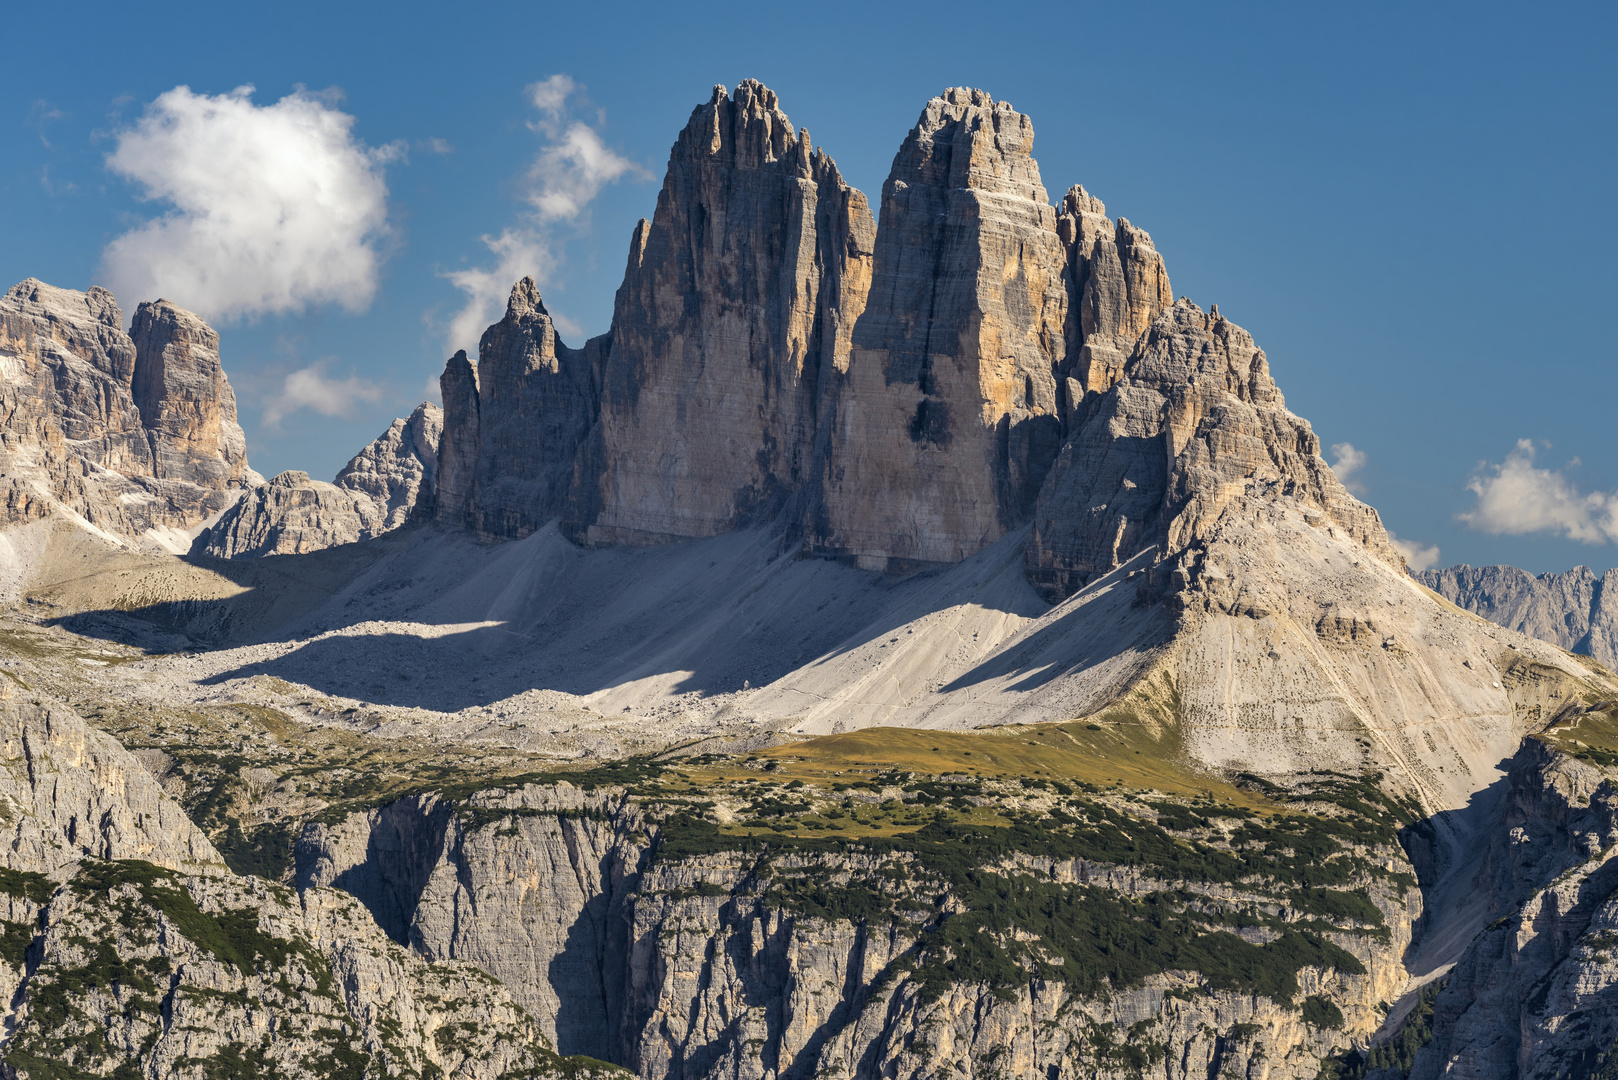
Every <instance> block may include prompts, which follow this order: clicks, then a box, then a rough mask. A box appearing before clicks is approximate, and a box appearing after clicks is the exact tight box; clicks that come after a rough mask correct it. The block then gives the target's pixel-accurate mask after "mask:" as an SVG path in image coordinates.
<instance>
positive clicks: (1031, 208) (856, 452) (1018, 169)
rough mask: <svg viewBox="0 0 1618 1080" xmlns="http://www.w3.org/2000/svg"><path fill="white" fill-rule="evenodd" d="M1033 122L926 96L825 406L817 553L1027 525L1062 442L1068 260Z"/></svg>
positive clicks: (956, 553)
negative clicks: (864, 299) (861, 306)
mask: <svg viewBox="0 0 1618 1080" xmlns="http://www.w3.org/2000/svg"><path fill="white" fill-rule="evenodd" d="M1033 138H1034V129H1033V125H1032V123H1031V122H1030V121H1029V119H1028V117H1026V116H1024V115H1023V114H1022V113H1019V112H1017V111H1015V110H1014V109H1012V108H1011V106H1010V105H1009V104H1007V103H1006V102H997V101H995V100H994V99H993V98H991V97H990V96H989V95H987V94H985V93H983V92H982V91H979V90H964V89H952V90H949V91H946V92H945V94H944V95H943V96H941V97H937V98H934V99H933V100H932V101H930V102H929V103H928V104H927V107H926V109H925V110H924V111H923V112H922V115H921V118H920V120H919V121H918V122H917V124H916V126H915V128H913V129H912V130H911V132H910V135H909V137H908V138H906V140H905V142H904V144H903V146H901V147H900V149H899V152H898V154H897V155H896V156H895V157H894V161H893V168H892V170H891V172H890V173H889V175H888V179H887V182H886V183H885V184H884V185H883V188H882V214H881V228H880V230H879V231H878V233H877V237H876V246H875V253H874V258H873V264H872V283H871V289H870V299H869V302H868V304H867V305H866V307H865V310H864V312H863V314H861V315H860V317H859V321H858V322H857V323H856V324H855V327H854V334H853V347H852V355H851V358H850V361H849V364H848V370H847V372H846V374H844V375H842V376H841V378H840V379H839V380H838V384H837V386H836V388H835V393H834V394H833V395H832V398H831V400H830V401H828V403H827V406H826V412H827V416H828V419H827V421H826V423H827V425H828V428H829V431H828V449H827V453H826V458H825V463H824V478H823V486H824V494H823V503H822V505H821V506H820V507H818V508H816V510H815V511H814V515H813V517H812V518H811V520H810V534H811V537H812V543H813V546H814V547H815V548H817V549H819V550H822V551H827V552H836V553H839V554H846V555H854V556H857V557H860V558H861V559H862V560H864V563H865V564H868V565H886V564H887V563H888V562H889V561H890V560H895V563H894V565H902V564H904V563H906V562H911V563H914V562H930V563H941V562H955V561H958V560H960V559H962V558H964V557H965V556H967V555H969V554H971V553H972V552H974V551H977V550H978V549H980V548H982V547H983V546H984V545H986V544H988V543H990V542H992V541H993V540H995V539H996V538H998V537H999V536H1001V535H1002V534H1003V533H1004V532H1006V531H1007V530H1008V529H1011V528H1014V527H1016V526H1018V525H1020V524H1022V523H1023V522H1024V521H1026V520H1027V515H1028V511H1029V509H1030V507H1031V506H1032V503H1033V499H1034V496H1035V494H1036V493H1037V492H1038V490H1039V485H1040V482H1041V481H1042V480H1043V479H1044V474H1045V469H1046V468H1047V467H1048V465H1049V463H1050V460H1051V459H1052V458H1053V457H1054V456H1055V452H1056V449H1057V447H1058V446H1059V445H1060V441H1061V417H1060V407H1059V401H1058V393H1057V384H1056V375H1057V371H1058V368H1059V367H1060V366H1061V365H1062V364H1063V362H1064V360H1065V358H1066V349H1067V340H1066V335H1067V329H1066V324H1067V318H1068V292H1069V288H1070V279H1069V276H1068V268H1067V254H1066V251H1065V250H1064V247H1063V243H1062V240H1061V238H1060V237H1059V236H1058V234H1057V231H1056V212H1055V210H1054V209H1053V208H1052V207H1051V206H1050V204H1049V201H1048V199H1047V196H1046V193H1045V188H1044V186H1043V184H1042V183H1041V181H1040V176H1039V166H1038V165H1037V164H1036V163H1035V161H1034V158H1033V155H1032V152H1031V151H1032V148H1033Z"/></svg>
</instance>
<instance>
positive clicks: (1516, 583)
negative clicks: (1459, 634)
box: [1416, 565, 1618, 668]
mask: <svg viewBox="0 0 1618 1080" xmlns="http://www.w3.org/2000/svg"><path fill="white" fill-rule="evenodd" d="M1416 579H1417V580H1418V581H1420V582H1421V583H1422V584H1423V585H1425V586H1427V587H1428V588H1429V589H1432V590H1433V591H1434V592H1436V593H1438V595H1440V596H1442V597H1443V598H1444V599H1446V600H1448V601H1450V602H1451V603H1453V604H1455V605H1457V606H1459V607H1463V608H1465V609H1466V610H1467V611H1470V612H1472V613H1474V614H1476V615H1481V616H1483V617H1484V618H1485V619H1488V620H1489V621H1490V622H1497V623H1499V624H1500V625H1501V626H1505V627H1509V628H1511V629H1512V630H1517V631H1520V632H1521V633H1524V634H1531V635H1533V636H1534V637H1537V638H1539V639H1541V640H1542V641H1551V642H1555V643H1556V644H1557V645H1560V646H1562V648H1564V649H1568V650H1571V651H1572V652H1576V653H1583V654H1584V655H1586V656H1592V657H1594V658H1595V659H1597V660H1599V661H1601V662H1602V663H1603V664H1605V665H1607V667H1609V668H1618V570H1608V571H1607V572H1606V573H1605V574H1603V575H1602V576H1601V577H1597V576H1596V575H1595V573H1594V572H1593V571H1592V570H1591V569H1590V568H1589V567H1588V566H1576V567H1574V568H1573V569H1572V570H1568V571H1565V572H1563V573H1560V574H1540V575H1539V576H1538V577H1535V576H1533V575H1532V574H1530V573H1528V572H1527V571H1526V570H1519V569H1517V568H1516V567H1515V566H1476V567H1474V566H1465V565H1462V566H1451V567H1449V568H1448V569H1445V570H1423V571H1422V572H1421V573H1419V574H1417V575H1416Z"/></svg>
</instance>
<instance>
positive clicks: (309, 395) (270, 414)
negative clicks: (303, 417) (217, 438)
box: [262, 361, 387, 429]
mask: <svg viewBox="0 0 1618 1080" xmlns="http://www.w3.org/2000/svg"><path fill="white" fill-rule="evenodd" d="M325 369H326V362H325V361H319V362H316V363H314V364H311V365H309V366H308V367H306V368H300V369H298V370H297V371H293V372H290V373H288V374H287V376H286V379H285V380H284V381H283V382H282V384H281V390H280V392H279V393H277V394H274V395H273V396H271V397H270V399H269V400H268V401H267V402H266V403H265V405H264V416H263V421H262V422H263V426H264V427H267V428H272V429H273V428H279V427H280V426H281V421H283V420H285V419H286V418H287V417H288V416H291V415H292V414H293V413H295V412H297V411H298V410H300V409H309V410H311V411H313V412H317V413H319V414H320V415H321V416H337V417H342V418H344V419H347V418H348V417H350V416H352V415H353V414H354V410H355V409H356V408H357V407H358V406H360V405H362V404H375V403H376V402H378V401H381V400H382V398H383V396H384V395H385V394H386V393H387V388H386V387H384V386H383V385H382V384H380V383H375V382H372V381H371V380H369V379H362V378H360V377H359V376H358V375H350V376H348V378H346V379H334V378H332V377H330V376H329V375H327V374H326V370H325Z"/></svg>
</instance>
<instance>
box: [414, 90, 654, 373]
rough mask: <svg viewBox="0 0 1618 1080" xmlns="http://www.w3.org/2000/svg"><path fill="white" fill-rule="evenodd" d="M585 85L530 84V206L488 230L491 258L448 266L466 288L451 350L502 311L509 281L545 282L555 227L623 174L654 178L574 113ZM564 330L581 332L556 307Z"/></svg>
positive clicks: (557, 262)
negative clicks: (535, 148) (534, 146)
mask: <svg viewBox="0 0 1618 1080" xmlns="http://www.w3.org/2000/svg"><path fill="white" fill-rule="evenodd" d="M582 90H583V88H582V87H580V86H579V84H578V83H576V82H575V81H574V80H573V78H572V77H571V76H569V75H565V74H556V75H552V76H550V77H549V78H546V79H542V80H541V81H539V82H536V83H533V84H531V85H529V86H528V87H526V88H525V91H524V92H525V93H526V95H527V97H528V101H529V104H531V105H532V106H533V107H534V111H535V114H536V115H535V117H534V119H532V120H530V121H529V124H528V127H529V129H530V130H532V131H534V132H535V133H537V134H538V135H539V136H540V137H541V139H542V143H541V146H540V148H539V152H538V153H537V154H536V155H535V156H534V159H533V161H532V162H531V163H530V164H529V166H528V169H527V170H526V171H525V173H524V174H523V195H522V198H523V201H524V202H525V203H526V204H527V206H528V209H527V210H526V211H525V212H524V213H523V214H522V215H521V216H520V217H519V219H518V221H517V222H516V223H515V224H514V225H511V226H508V227H507V228H505V229H502V230H501V231H500V233H499V235H497V236H496V235H485V236H483V237H482V238H481V239H482V241H483V245H484V247H486V248H488V250H489V251H490V252H491V253H492V254H493V255H494V257H495V261H494V263H493V265H484V266H478V267H469V268H467V269H464V270H452V271H447V272H445V273H444V277H446V278H448V279H449V280H450V281H451V282H452V283H453V284H454V285H455V287H456V288H458V289H460V290H461V291H462V292H463V293H465V294H466V300H465V303H463V304H462V306H461V308H460V310H459V311H457V312H456V313H455V315H454V316H453V317H452V318H451V319H450V321H449V326H448V332H447V336H446V339H445V345H446V347H447V348H448V349H449V350H450V351H454V350H455V349H466V350H468V351H469V352H470V351H472V350H474V349H476V347H477V343H478V338H479V337H480V336H481V335H482V333H483V329H484V327H486V326H488V325H489V323H491V322H493V321H494V320H495V319H497V318H499V317H500V312H501V311H502V310H503V309H504V306H505V302H506V297H507V295H508V294H509V293H510V292H511V286H512V285H513V284H514V283H515V282H516V281H517V280H518V279H519V278H521V277H523V276H524V275H529V276H532V277H533V278H534V280H536V281H538V282H539V283H540V284H541V285H542V286H543V285H544V284H545V283H546V282H547V281H550V280H554V275H555V273H556V272H557V270H558V269H559V268H560V267H561V264H562V244H561V238H560V237H559V236H558V234H557V231H556V230H557V228H558V227H559V226H564V225H572V226H575V227H577V226H579V225H580V224H581V223H583V222H584V221H585V220H586V212H587V211H588V209H589V206H590V203H591V202H593V201H594V200H595V198H596V196H597V195H599V194H600V193H601V189H602V188H604V187H606V186H607V185H608V184H613V183H617V182H618V181H619V180H621V179H623V178H624V177H626V176H627V177H631V178H635V179H651V173H649V172H647V171H646V170H645V169H644V168H642V167H641V166H640V165H638V164H636V163H635V162H633V161H631V160H629V159H628V158H626V157H624V156H622V155H621V154H618V153H617V152H616V151H614V150H612V149H611V148H610V147H608V146H607V144H606V142H605V141H603V140H602V138H601V134H600V133H599V132H598V131H597V130H596V129H595V128H593V127H591V126H590V125H589V124H588V123H585V122H584V121H583V120H580V119H577V118H576V117H573V116H572V115H571V111H572V107H573V106H574V105H575V104H576V103H577V101H578V99H579V97H580V96H581V94H582ZM553 317H554V318H556V323H557V326H558V327H560V328H561V329H562V330H563V331H564V332H568V333H575V334H576V333H578V332H579V331H578V329H577V327H576V326H575V325H573V324H569V323H567V322H566V320H564V319H563V318H561V317H560V316H556V315H555V314H554V313H553Z"/></svg>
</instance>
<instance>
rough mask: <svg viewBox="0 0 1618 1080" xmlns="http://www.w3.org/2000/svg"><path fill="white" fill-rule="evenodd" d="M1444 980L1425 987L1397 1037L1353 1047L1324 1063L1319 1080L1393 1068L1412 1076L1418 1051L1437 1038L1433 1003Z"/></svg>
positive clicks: (1353, 1078)
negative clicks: (1362, 1046)
mask: <svg viewBox="0 0 1618 1080" xmlns="http://www.w3.org/2000/svg"><path fill="white" fill-rule="evenodd" d="M1444 982H1445V980H1443V979H1438V980H1435V981H1433V982H1430V983H1428V984H1427V985H1426V986H1424V987H1422V988H1421V992H1420V993H1419V994H1418V995H1417V997H1416V1004H1415V1005H1414V1006H1413V1007H1412V1008H1411V1010H1410V1012H1409V1013H1408V1014H1407V1015H1406V1016H1405V1018H1404V1020H1403V1022H1401V1023H1400V1025H1399V1029H1398V1031H1396V1032H1394V1034H1393V1037H1392V1038H1389V1039H1387V1040H1385V1041H1383V1042H1379V1043H1377V1044H1376V1045H1375V1046H1372V1047H1369V1048H1365V1049H1355V1050H1349V1051H1346V1052H1344V1053H1342V1054H1338V1055H1337V1056H1335V1057H1331V1058H1327V1059H1326V1060H1325V1061H1323V1062H1321V1065H1320V1075H1319V1076H1318V1077H1317V1078H1316V1080H1361V1078H1362V1077H1364V1076H1366V1075H1367V1074H1369V1073H1373V1072H1377V1071H1379V1070H1382V1069H1393V1070H1395V1071H1397V1073H1398V1074H1399V1075H1400V1076H1409V1075H1410V1069H1411V1066H1413V1065H1415V1063H1416V1054H1417V1052H1418V1051H1420V1050H1421V1048H1422V1047H1424V1046H1426V1045H1427V1044H1428V1043H1429V1042H1431V1041H1432V1038H1433V1003H1434V1002H1435V1001H1437V1000H1438V995H1439V992H1440V991H1442V990H1443V989H1444Z"/></svg>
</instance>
